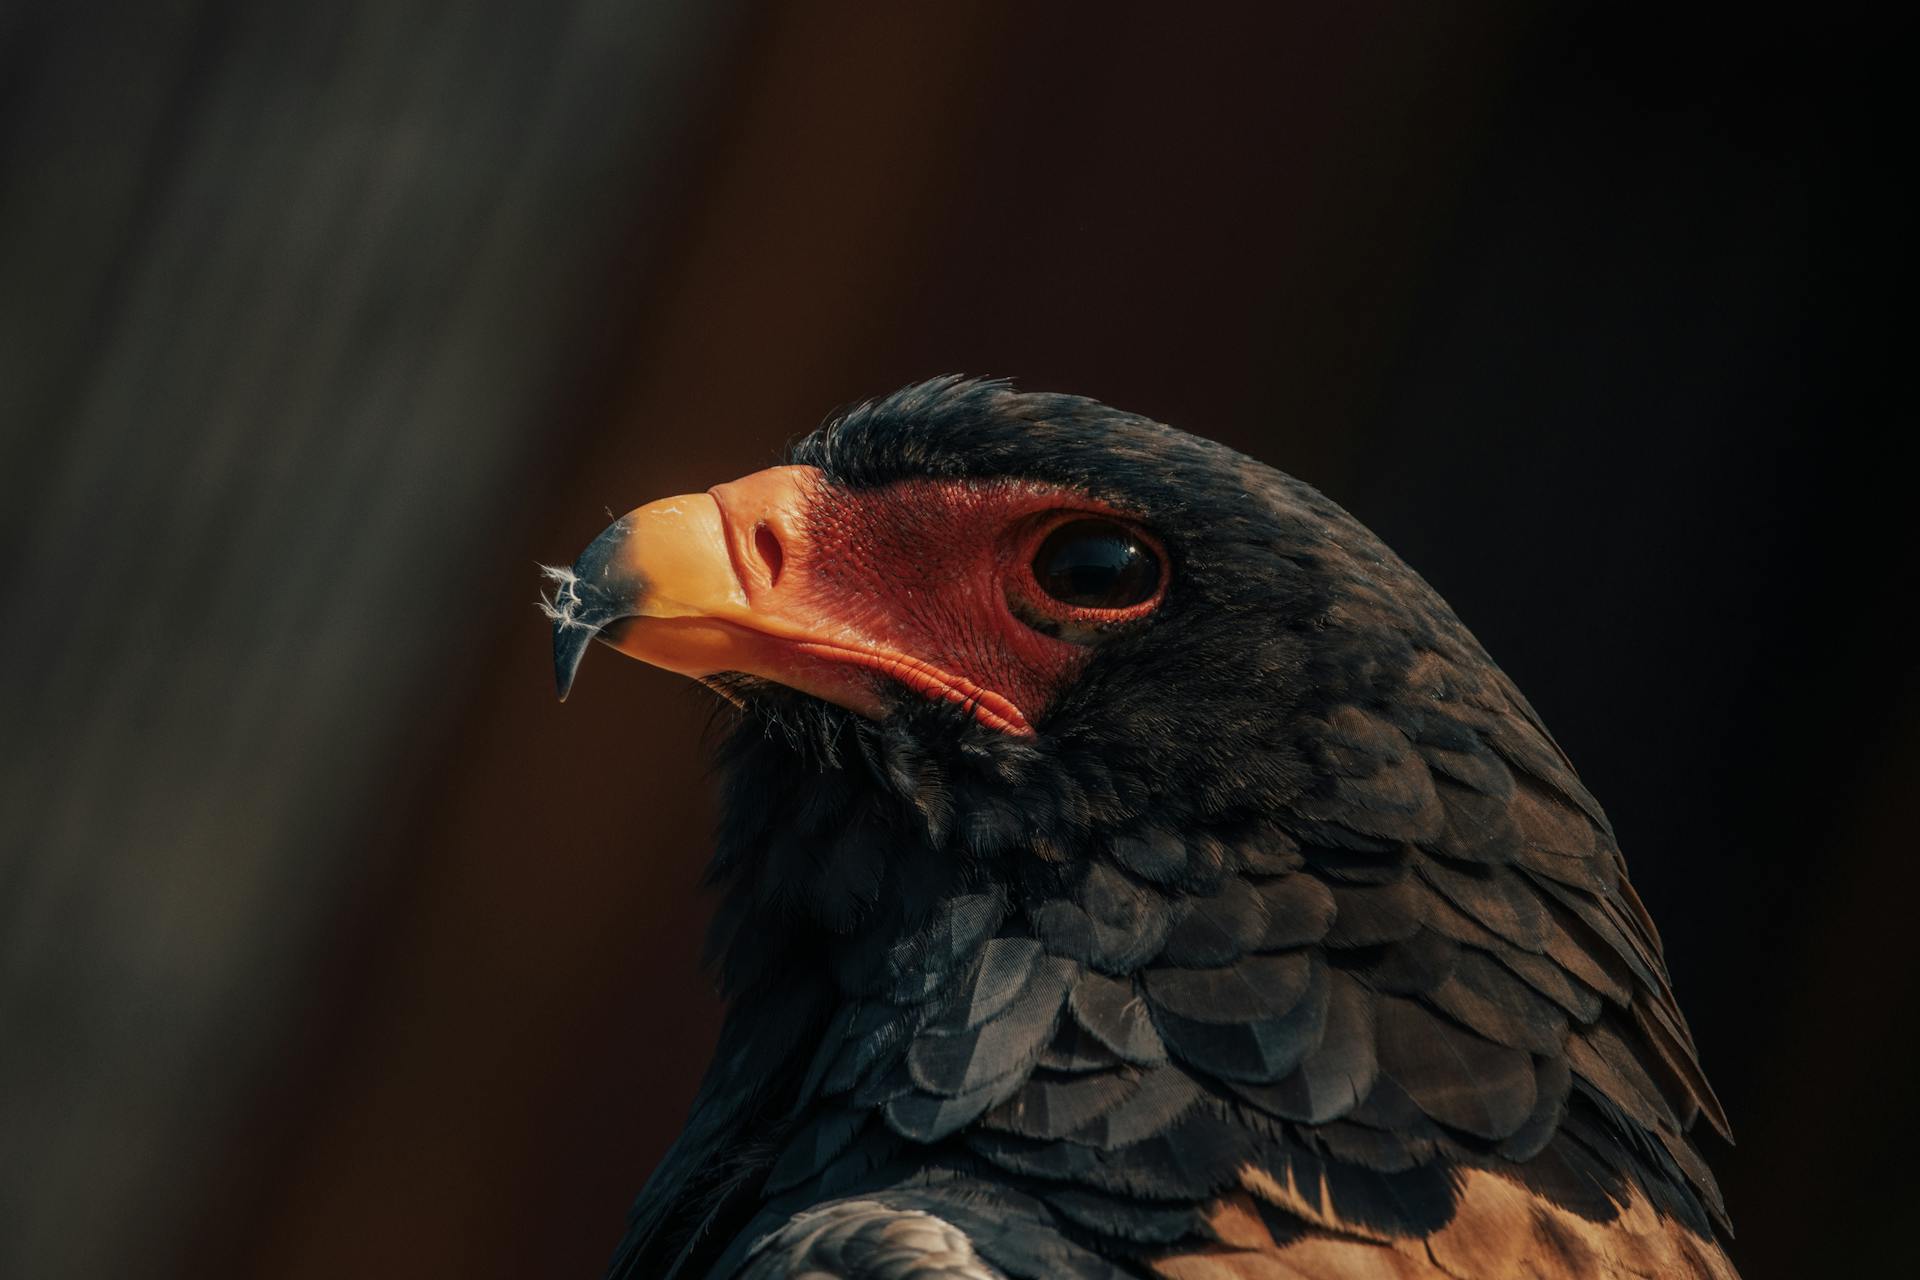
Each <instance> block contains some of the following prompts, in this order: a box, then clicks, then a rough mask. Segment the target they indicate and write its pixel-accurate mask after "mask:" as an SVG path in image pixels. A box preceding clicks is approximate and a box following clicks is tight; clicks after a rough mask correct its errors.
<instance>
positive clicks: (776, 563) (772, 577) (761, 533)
mask: <svg viewBox="0 0 1920 1280" xmlns="http://www.w3.org/2000/svg"><path fill="white" fill-rule="evenodd" d="M753 549H754V551H755V552H756V553H758V555H759V556H760V563H761V564H763V565H765V566H766V570H767V585H768V586H770V587H777V586H779V585H780V570H781V569H782V568H784V567H785V564H786V553H785V552H784V551H782V550H781V549H780V536H779V535H778V534H776V533H775V532H774V531H773V530H772V529H771V528H770V527H768V525H767V522H766V521H764V520H762V521H761V522H760V523H759V524H757V525H755V526H754V527H753Z"/></svg>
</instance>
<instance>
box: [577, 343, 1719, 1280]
mask: <svg viewBox="0 0 1920 1280" xmlns="http://www.w3.org/2000/svg"><path fill="white" fill-rule="evenodd" d="M549 572H550V574H551V575H552V577H553V578H554V581H555V585H554V590H553V592H552V594H551V596H550V598H549V600H548V609H549V613H550V615H551V617H552V619H553V624H554V632H553V636H554V659H555V664H556V667H557V674H558V678H559V684H560V690H561V694H562V696H565V693H566V691H567V688H568V686H569V685H571V683H572V681H573V676H574V671H575V668H576V667H577V665H578V664H579V661H580V658H581V655H582V653H583V652H584V650H585V649H586V648H587V647H588V642H589V641H591V640H596V639H597V640H600V641H602V642H604V643H606V644H608V645H611V646H612V647H613V648H616V649H619V650H622V651H624V652H626V653H628V654H630V655H632V656H634V657H637V658H640V659H642V660H644V661H647V662H651V663H654V664H657V665H659V666H662V667H665V668H667V669H669V670H673V671H677V672H681V673H684V674H686V675H689V676H693V677H696V678H698V679H700V680H702V681H704V682H706V683H707V684H708V685H710V686H711V687H712V688H714V689H715V690H717V691H719V692H720V693H722V694H723V695H725V696H726V697H727V698H728V699H729V700H731V701H732V702H734V703H735V704H737V706H738V708H739V713H738V724H737V727H736V728H734V729H733V731H732V733H731V736H730V737H729V738H728V739H727V740H726V742H725V745H724V748H723V751H722V765H723V776H724V780H725V783H724V812H723V817H722V824H721V829H720V833H719V837H718V851H717V853H716V854H715V856H714V859H713V863H712V873H711V876H712V882H713V884H714V885H715V886H716V887H717V890H718V895H719V902H718V912H717V917H716V919H715V922H714V925H713V933H712V939H711V958H712V961H713V963H714V965H715V966H716V969H717V972H718V975H719V981H720V984H721V987H722V990H723V993H724V994H725V996H726V998H727V1000H728V1013H727V1016H726V1020H725V1024H724V1027H723V1030H722V1032H721V1035H720V1042H719V1046H718V1048H717V1050H716V1052H715V1055H714V1059H713V1063H712V1066H711V1068H710V1069H709V1071H708V1073H707V1076H706V1079H705V1082H704V1083H703V1085H702V1086H701V1088H700V1091H699V1094H698V1096H697V1098H696V1099H695V1101H694V1104H693V1109H692V1114H691V1115H690V1117H689V1118H688V1121H687V1125H686V1129H685V1132H684V1133H683V1134H682V1135H681V1137H680V1139H679V1141H678V1142H677V1143H676V1144H675V1145H674V1147H673V1148H672V1150H671V1151H670V1152H669V1153H668V1154H667V1156H666V1158H665V1159H664V1160H663V1161H662V1162H661V1164H660V1166H659V1168H658V1169H656V1170H655V1171H654V1174H653V1176H652V1178H651V1180H650V1181H649V1182H648V1183H647V1184H646V1188H645V1190H644V1191H643V1192H642V1193H641V1195H640V1198H639V1201H638V1203H637V1204H636V1205H635V1206H634V1209H633V1211H632V1215H631V1219H630V1223H629V1229H628V1232H627V1235H626V1238H625V1239H624V1240H623V1241H622V1242H621V1244H620V1246H619V1249H618V1252H617V1254H616V1256H615V1259H614V1262H613V1266H612V1272H611V1274H612V1275H614V1276H616V1277H641V1276H645V1277H656V1276H667V1277H683V1276H684V1277H693V1276H715V1277H736V1276H744V1277H752V1278H753V1280H771V1278H772V1277H784V1276H805V1277H832V1278H837V1280H905V1278H906V1277H915V1278H925V1280H933V1278H935V1277H941V1278H945V1280H963V1278H964V1280H979V1278H982V1277H1003V1276H1004V1277H1022V1278H1024V1280H1043V1278H1048V1280H1050V1278H1053V1277H1084V1278H1087V1280H1092V1278H1094V1277H1120V1276H1145V1277H1159V1278H1160V1280H1230V1278H1231V1280H1268V1278H1269V1277H1311V1278H1313V1280H1332V1278H1334V1277H1405V1278H1411V1277H1435V1278H1445V1280H1463V1278H1466V1277H1495V1276H1540V1277H1570V1276H1607V1277H1612V1276H1636V1277H1644V1276H1696V1277H1731V1276H1733V1274H1734V1272H1733V1268H1732V1266H1731V1264H1730V1263H1729V1262H1728V1260H1727V1258H1726V1256H1725V1255H1724V1253H1723V1252H1722V1251H1721V1248H1720V1246H1719V1244H1718V1243H1716V1238H1715V1232H1716V1229H1720V1230H1724V1229H1725V1227H1726V1219H1725V1214H1724V1210H1723V1207H1722V1203H1721V1198H1720V1193H1719V1191H1718V1190H1717V1188H1716V1187H1715V1185H1714V1181H1713V1177H1712V1174H1711V1173H1709V1172H1708V1169H1707V1166H1706V1165H1705V1163H1704V1162H1703V1161H1702V1160H1701V1158H1700V1155H1699V1153H1698V1152H1697V1151H1696V1150H1695V1148H1694V1144H1693V1142H1692V1140H1691V1138H1690V1136H1689V1134H1690V1132H1691V1131H1692V1130H1693V1129H1694V1128H1695V1126H1696V1125H1697V1124H1699V1123H1700V1122H1701V1120H1702V1119H1704V1120H1705V1122H1706V1123H1707V1124H1708V1125H1710V1126H1712V1127H1713V1128H1714V1129H1716V1130H1718V1131H1720V1132H1721V1133H1722V1134H1725V1133H1726V1132H1727V1126H1726V1120H1725V1118H1724V1116H1723V1115H1722V1114H1721V1111H1720V1107H1719V1104H1718V1103H1717V1102H1716V1101H1715V1100H1714V1096H1713V1091H1712V1090H1711V1088H1709V1087H1708V1084H1707V1081H1706V1078H1705V1076H1704V1075H1703V1074H1702V1072H1701V1069H1700V1066H1699V1063H1698V1061H1697V1055H1696V1053H1695V1050H1694V1043H1693V1038H1692V1036H1691V1035H1690V1034H1689V1032H1688V1030H1687V1024H1686V1021H1685V1019H1684V1018H1683V1017H1682V1016H1681V1014H1680V1010H1679V1008H1678V1007H1677V1006H1676V1004H1675V1002H1674V997H1673V992H1672V989H1671V987H1670V985H1669V983H1668V978H1667V970H1666V966H1665V964H1664V963H1663V961H1662V959H1661V950H1660V941H1659V936H1658V934H1657V933H1656V932H1655V929H1654V926H1653V922H1652V921H1651V920H1650V919H1649V918H1648V916H1647V912H1646V910H1645V908H1644V907H1642V905H1641V903H1640V900H1639V898H1638V897H1637V896H1636V895H1635V893H1634V890H1633V887H1632V886H1631V885H1630V884H1629V883H1628V882H1627V877H1626V871H1625V867H1624V865H1623V863H1622V860H1621V856H1620V852H1619V849H1618V847H1617V845H1616V844H1615V841H1614V835H1613V830H1612V828H1611V827H1610V826H1609V825H1608V822H1607V819H1606V816H1605V814H1603V813H1602V812H1601V809H1600V806H1599V804H1598V803H1597V802H1596V801H1595V800H1594V798H1593V797H1592V796H1591V795H1589V794H1588V793H1587V790H1586V788H1585V787H1583V786H1582V785H1581V784H1580V780H1579V779H1578V777H1576V776H1575V774H1574V771H1573V767H1572V766H1571V765H1570V764H1569V763H1568V761H1567V757H1566V756H1565V754H1563V753H1562V752H1561V750H1560V748H1559V747H1558V746H1557V745H1556V744H1555V743H1554V741H1553V738H1552V737H1551V736H1550V735H1549V734H1548V733H1547V730H1546V728H1545V727H1544V726H1543V725H1542V724H1541V722H1540V719H1539V717H1538V716H1537V715H1535V713H1534V711H1533V709H1532V708H1531V707H1530V706H1528V705H1527V701H1526V699H1525V698H1523V697H1522V696H1521V695H1520V693H1519V691H1518V690H1517V689H1515V688H1514V686H1513V684H1512V683H1511V682H1510V681H1509V680H1508V679H1507V677H1506V676H1505V675H1503V674H1502V673H1501V671H1500V669H1499V668H1498V667H1496V666H1494V664H1493V662H1492V661H1491V660H1490V659H1489V658H1488V657H1487V655H1486V653H1485V652H1484V651H1483V650H1482V649H1481V647H1480V645H1479V644H1478V643H1477V642H1476V641H1475V640H1474V638H1473V637H1472V636H1471V635H1470V634H1468V632H1467V630H1466V628H1465V627H1463V626H1462V625H1461V624H1460V622H1459V620H1458V619H1457V618H1455V617H1454V615H1453V612H1452V611H1451V610H1450V609H1449V608H1448V607H1447V605H1446V604H1445V603H1444V602H1443V601H1441V599H1440V598H1439V597H1438V596H1437V595H1436V594H1435V593H1434V591H1433V590H1432V588H1430V587H1429V586H1427V584H1426V583H1425V582H1423V581H1422V580H1421V579H1420V578H1419V577H1418V576H1417V575H1415V574H1414V573H1413V571H1412V570H1410V569H1408V568H1407V567H1406V565H1404V564H1402V563H1401V562H1400V560H1399V559H1397V558H1396V557H1395V556H1394V555H1393V554H1392V553H1391V552H1390V551H1388V550H1387V549H1386V548H1385V547H1384V546H1382V545H1381V543H1380V542H1379V541H1378V540H1377V539H1376V538H1375V537H1374V536H1373V535H1372V534H1370V533H1369V532H1368V531H1367V530H1366V529H1364V528H1362V527H1361V526H1360V525H1359V524H1358V523H1357V522H1356V521H1355V520H1354V519H1353V517H1351V516H1349V515H1348V514H1347V513H1346V512H1345V511H1342V510H1341V509H1340V508H1339V507H1337V506H1335V505H1334V504H1333V503H1332V502H1329V501H1328V500H1327V499H1326V498H1324V497H1323V496H1321V495H1320V494H1319V493H1317V492H1315V491H1314V490H1313V489H1311V488H1309V487H1308V486H1307V485H1305V484H1302V483H1301V482H1299V481H1297V480H1294V479H1291V478H1289V477H1287V476H1285V475H1282V474H1280V473H1278V472H1276V471H1274V470H1272V469H1270V468H1268V467H1266V466H1263V465H1261V464H1260V463H1258V462H1255V461H1253V460H1252V459H1250V458H1247V457H1244V456H1242V455H1240V454H1237V453H1234V452H1233V451H1231V450H1229V449H1226V448H1224V447H1222V446H1220V445H1217V444H1213V443H1210V442H1208V441H1205V440H1201V439H1198V438H1196V437H1194V436H1190V435H1186V434H1184V433H1182V432H1179V431H1176V430H1174V429H1172V428H1170V427H1166V426H1162V425H1160V424H1159V423H1155V422H1150V421H1147V420H1145V419H1143V418H1139V417H1135V416H1133V415H1130V414H1126V413H1122V412H1118V411H1116V410H1113V409H1109V408H1107V407H1105V406H1103V405H1100V404H1097V403H1095V402H1093V401H1090V400H1085V399H1080V398H1077V397H1073V396H1065V395H1040V394H1018V393H1016V392H1014V391H1013V390H1012V389H1010V388H1009V387H1008V386H1007V385H1006V384H1005V383H1001V382H988V381H969V380H962V379H957V378H942V379H938V380H935V381H932V382H928V383H924V384H922V385H919V386H915V387H911V388H908V389H906V390H904V391H901V392H899V393H897V394H895V395H893V396H890V397H887V398H886V399H883V400H879V401H875V402H871V403H868V404H865V405H863V406H861V407H859V408H857V409H855V410H853V411H852V412H850V413H847V414H845V415H844V416H842V417H840V418H839V419H838V420H837V421H834V422H831V423H829V424H828V425H827V426H824V427H822V428H821V429H819V430H818V431H815V432H814V433H813V434H812V435H810V436H807V437H806V438H805V439H803V440H801V441H800V442H799V443H798V444H797V445H796V446H794V448H793V449H792V450H791V454H790V459H789V465H785V466H779V467H775V468H773V469H771V470H768V471H763V472H760V473H758V474H755V475H750V476H748V477H746V478H745V479H742V480H736V481H734V482H732V483H730V484H723V485H720V486H718V487H716V488H714V489H712V490H710V491H708V492H707V493H705V494H699V495H694V496H688V497H679V498H669V499H666V500H665V501H662V502H655V503H652V504H649V505H647V506H643V507H641V508H639V509H638V510H636V511H633V512H631V513H629V514H628V515H626V516H624V517H622V518H621V519H620V520H619V521H618V522H616V523H615V524H614V525H613V526H612V527H611V528H609V529H608V530H607V531H606V532H605V533H603V534H601V535H600V537H599V538H598V539H597V540H595V541H594V542H593V544H592V545H591V546H589V547H588V548H587V550H586V551H585V552H584V553H583V554H582V555H581V556H580V558H579V560H578V562H577V563H576V564H575V565H574V566H573V567H572V568H571V569H568V570H551V571H549Z"/></svg>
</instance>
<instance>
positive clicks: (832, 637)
mask: <svg viewBox="0 0 1920 1280" xmlns="http://www.w3.org/2000/svg"><path fill="white" fill-rule="evenodd" d="M760 474H761V475H768V474H771V473H764V472H763V473H760ZM756 479H757V477H747V478H746V479H745V480H743V481H739V482H736V484H735V485H722V486H719V487H718V488H716V489H714V490H713V491H712V492H713V495H714V497H715V498H716V500H718V501H719V503H720V506H721V510H722V513H723V519H724V520H725V522H726V524H727V534H728V543H729V548H730V550H731V552H732V554H733V556H734V563H735V570H736V572H737V573H738V575H739V577H740V580H741V583H742V584H743V586H744V587H745V589H746V593H747V596H748V599H749V601H750V602H751V603H752V604H753V605H754V607H755V608H756V610H759V609H762V608H765V609H767V610H769V611H772V612H777V613H778V614H779V615H780V616H782V617H784V618H786V619H789V620H795V621H801V620H804V622H805V624H806V627H805V629H806V631H807V632H808V633H809V634H807V635H806V636H804V637H796V638H795V639H793V640H790V641H788V642H787V643H788V644H789V645H791V646H792V649H793V651H794V656H795V657H796V658H799V657H800V656H801V655H805V658H807V659H811V660H813V661H810V662H807V663H806V665H807V666H808V667H809V668H810V670H809V679H808V681H807V685H809V686H811V687H810V688H809V691H810V692H815V693H818V694H820V695H821V696H825V697H829V698H831V699H832V700H834V701H838V702H841V703H842V704H843V705H847V706H851V707H853V708H854V709H856V710H862V711H863V712H866V713H868V714H872V712H873V709H874V708H875V705H876V703H879V704H884V699H877V698H876V697H875V694H876V692H877V689H876V682H883V681H893V682H897V683H898V684H901V685H904V686H906V687H907V688H910V689H912V690H914V691H915V692H916V693H918V694H920V695H921V696H925V697H939V698H946V699H948V700H950V701H954V702H956V703H959V704H961V705H964V706H966V707H967V708H968V709H969V710H970V711H971V712H972V714H973V715H974V717H975V718H976V719H977V720H979V721H980V722H981V723H982V724H984V725H986V726H988V727H990V728H993V729H997V730H1000V731H1001V732H1006V733H1011V734H1016V735H1022V736H1024V735H1028V734H1031V733H1032V732H1033V723H1034V721H1035V720H1036V719H1038V718H1039V717H1040V716H1041V715H1043V714H1044V712H1045V711H1046V709H1047V707H1048V706H1049V705H1050V704H1051V703H1052V701H1053V700H1054V698H1055V697H1056V696H1057V695H1058V694H1059V692H1060V691H1061V690H1062V689H1063V688H1064V687H1065V686H1066V684H1067V683H1068V682H1070V681H1071V680H1072V679H1073V677H1074V676H1075V675H1076V674H1077V673H1078V672H1079V670H1080V668H1081V667H1082V666H1083V665H1084V663H1085V662H1086V660H1087V657H1088V656H1089V653H1090V650H1089V647H1088V645H1087V644H1086V643H1083V642H1082V641H1088V640H1092V639H1095V638H1097V634H1098V633H1099V632H1101V631H1103V630H1107V629H1110V628H1113V627H1118V626H1124V625H1126V624H1127V623H1129V622H1131V621H1134V620H1137V619H1139V618H1142V617H1145V616H1146V615H1147V614H1150V613H1152V612H1153V611H1154V610H1155V609H1157V608H1158V607H1159V606H1160V603H1161V600H1162V599H1163V597H1164V594H1165V591H1166V584H1167V577H1168V575H1167V572H1166V570H1165V567H1164V566H1165V565H1166V555H1165V551H1164V549H1163V548H1162V547H1161V546H1160V545H1159V543H1158V542H1157V541H1156V540H1155V539H1154V538H1153V537H1152V536H1151V535H1150V534H1148V533H1147V532H1146V531H1145V530H1144V529H1142V528H1141V527H1140V526H1139V525H1138V524H1137V523H1136V522H1135V521H1133V520H1131V519H1130V518H1128V517H1127V516H1126V515H1125V514H1123V513H1121V512H1118V511H1115V510H1113V509H1112V508H1111V507H1108V506H1106V505H1104V504H1102V503H1099V502H1095V501H1092V500H1090V499H1088V498H1086V497H1084V496H1082V495H1079V494H1074V493H1070V492H1066V491H1063V490H1059V489H1053V488H1048V487H1045V486H1040V485H1034V484H1024V483H1013V482H984V483H983V482H965V481H943V480H908V481H902V482H900V483H897V484H893V485H889V486H886V487H884V488H880V489H871V490H844V489H838V488H835V487H833V486H831V485H828V484H826V483H825V482H824V481H821V480H819V479H817V478H816V479H814V480H813V481H812V483H810V484H807V485H805V486H803V492H804V501H794V500H793V499H792V498H791V497H789V498H788V499H786V500H783V501H779V502H777V503H772V504H767V503H756V502H753V501H751V500H750V498H751V495H750V494H748V493H746V492H736V491H735V490H736V486H738V488H739V489H740V490H745V489H746V487H747V486H749V485H750V484H752V483H753V482H754V481H755V480H756ZM796 496H797V495H796ZM1090 515H1091V516H1101V517H1105V518H1107V519H1111V520H1114V521H1116V522H1117V523H1120V524H1122V525H1124V526H1126V527H1127V528H1129V529H1130V530H1132V531H1133V532H1134V533H1135V534H1136V536H1138V537H1140V539H1141V540H1142V541H1143V542H1145V543H1146V544H1147V545H1148V546H1150V547H1152V548H1153V549H1154V551H1155V553H1156V554H1157V555H1159V556H1160V561H1161V564H1162V566H1163V568H1162V572H1161V576H1160V585H1159V586H1158V588H1157V589H1156V591H1155V593H1154V595H1153V596H1152V597H1151V598H1149V599H1147V600H1145V601H1142V602H1140V603H1139V604H1136V605H1132V606H1129V607H1127V608H1124V609H1089V608H1082V607H1076V606H1073V605H1068V604H1064V603H1062V602H1061V601H1058V600H1055V599H1053V598H1052V597H1050V596H1048V595H1047V594H1046V593H1045V592H1044V591H1042V590H1041V589H1040V586H1039V584H1038V583H1037V582H1036V581H1035V580H1034V576H1033V556H1034V553H1035V551H1036V550H1037V549H1038V547H1039V545H1040V543H1041V541H1042V540H1044V539H1045V538H1046V536H1047V535H1048V534H1049V533H1050V532H1052V531H1053V529H1054V528H1056V527H1057V526H1058V525H1060V524H1062V523H1063V522H1065V521H1068V520H1073V519H1079V518H1083V517H1086V516H1090ZM1016 609H1018V610H1019V613H1020V614H1024V615H1025V616H1026V617H1027V618H1029V619H1031V620H1033V621H1036V622H1039V623H1041V624H1042V625H1045V626H1049V627H1051V628H1057V629H1058V630H1059V631H1060V633H1061V634H1060V635H1059V636H1054V635H1046V634H1042V633H1041V632H1040V631H1038V630H1036V629H1035V628H1034V627H1033V626H1031V625H1029V623H1028V622H1025V621H1022V620H1021V617H1020V616H1019V614H1016V612H1015V610H1016ZM823 659H824V660H826V661H827V662H829V663H830V664H831V665H832V668H833V671H832V675H831V677H830V678H829V679H828V681H827V683H830V684H836V685H839V686H840V687H839V688H837V689H834V688H828V689H823V688H821V687H820V685H821V684H822V672H821V670H820V668H819V667H817V666H815V663H817V662H818V661H819V660H823Z"/></svg>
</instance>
